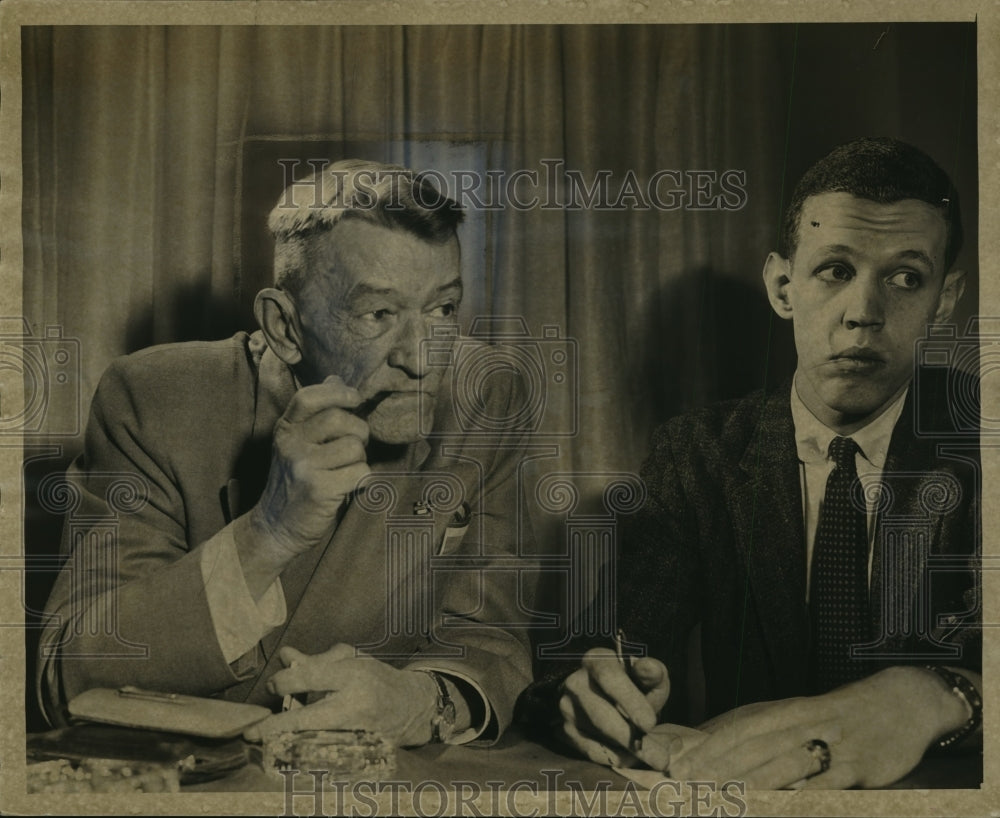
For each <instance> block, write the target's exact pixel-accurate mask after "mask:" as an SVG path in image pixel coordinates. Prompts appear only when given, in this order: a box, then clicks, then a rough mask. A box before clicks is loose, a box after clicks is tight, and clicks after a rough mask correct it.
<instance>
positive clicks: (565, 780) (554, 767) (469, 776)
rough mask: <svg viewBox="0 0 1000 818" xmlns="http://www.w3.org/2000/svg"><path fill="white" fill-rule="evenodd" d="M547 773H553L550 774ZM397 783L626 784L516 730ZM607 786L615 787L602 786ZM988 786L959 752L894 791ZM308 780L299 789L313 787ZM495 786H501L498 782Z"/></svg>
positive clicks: (262, 782) (246, 779)
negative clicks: (497, 740) (493, 741)
mask: <svg viewBox="0 0 1000 818" xmlns="http://www.w3.org/2000/svg"><path fill="white" fill-rule="evenodd" d="M546 771H547V772H546ZM388 777H389V778H391V779H392V780H394V781H411V782H419V781H428V780H433V781H437V782H440V783H441V784H442V785H443V786H444V787H446V788H450V787H454V786H456V784H458V783H459V782H472V783H473V784H477V785H479V786H480V787H481V788H483V789H484V790H486V789H488V788H489V787H490V782H504V783H505V784H506V785H507V786H510V785H511V784H513V783H514V782H524V781H530V782H535V783H536V784H537V785H538V789H539V790H540V791H544V790H549V789H561V790H565V789H569V788H570V787H572V788H577V787H579V788H580V789H582V790H584V791H593V790H594V789H596V788H598V787H607V788H609V789H610V790H620V789H622V788H623V787H624V786H625V783H626V780H625V778H623V777H622V776H620V775H618V774H617V773H615V772H614V771H613V770H611V769H609V768H608V767H604V766H601V765H598V764H594V763H592V762H589V761H585V760H582V759H578V758H572V757H569V756H566V755H563V754H561V753H559V752H557V751H556V750H553V749H550V748H548V747H545V746H542V745H541V744H538V743H536V742H534V741H531V740H529V739H527V738H525V737H524V736H523V735H522V734H521V733H520V732H519V731H517V730H510V731H508V733H507V735H505V736H504V737H503V738H502V739H501V740H500V741H499V742H498V743H497V744H495V745H493V746H491V747H465V746H453V745H440V744H436V745H428V746H426V747H420V748H417V749H413V750H399V751H398V753H397V763H396V770H395V772H393V773H392V774H391V775H390V776H388ZM601 782H609V783H606V784H602V783H601ZM981 782H982V754H981V753H980V752H970V753H957V754H954V755H949V756H937V757H930V758H926V759H924V760H923V761H922V762H921V763H920V764H919V765H918V766H917V767H916V768H915V769H914V770H913V772H911V773H910V774H909V775H908V776H906V777H905V778H903V779H902V780H900V781H899V782H897V783H896V784H895V785H894V787H893V789H937V788H947V789H974V788H978V787H979V786H981ZM310 784H311V779H310V778H308V777H306V780H305V781H303V782H302V783H297V784H295V787H296V788H303V789H304V788H307V787H309V786H310ZM494 786H497V785H496V784H495V783H494ZM283 788H284V777H283V776H281V775H265V774H264V773H263V771H262V770H261V769H260V767H258V766H257V765H255V764H249V765H247V766H246V767H244V768H243V769H241V770H238V771H236V772H235V773H232V774H230V775H229V776H227V777H226V778H223V779H219V780H217V781H209V782H205V783H203V784H196V785H192V786H186V787H184V788H183V789H184V791H185V792H262V791H282V790H283Z"/></svg>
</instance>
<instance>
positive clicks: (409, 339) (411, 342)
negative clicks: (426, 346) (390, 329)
mask: <svg viewBox="0 0 1000 818" xmlns="http://www.w3.org/2000/svg"><path fill="white" fill-rule="evenodd" d="M426 337H427V328H426V327H425V326H424V322H423V321H422V320H421V318H420V316H416V315H414V316H404V317H402V320H401V321H400V323H399V327H398V330H397V332H396V337H395V338H394V339H393V345H392V349H391V350H390V351H389V366H392V367H395V368H396V369H402V370H403V371H404V372H406V374H407V375H409V376H410V377H411V378H422V377H424V375H426V374H427V366H426V362H425V361H424V360H423V359H424V351H423V349H422V348H421V346H422V344H421V341H423V340H424V338H426Z"/></svg>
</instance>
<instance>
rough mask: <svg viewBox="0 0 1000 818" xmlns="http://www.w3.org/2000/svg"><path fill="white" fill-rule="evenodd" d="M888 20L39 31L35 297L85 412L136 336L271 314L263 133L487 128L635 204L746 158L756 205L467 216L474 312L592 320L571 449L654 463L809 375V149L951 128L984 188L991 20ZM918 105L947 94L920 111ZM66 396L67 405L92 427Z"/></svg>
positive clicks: (30, 262) (377, 138) (31, 179)
mask: <svg viewBox="0 0 1000 818" xmlns="http://www.w3.org/2000/svg"><path fill="white" fill-rule="evenodd" d="M883 28H884V27H879V26H875V25H856V26H800V27H794V26H787V25H785V26H773V25H772V26H764V25H751V26H485V27H483V26H426V27H423V26H420V27H400V26H349V27H207V26H177V27H133V26H123V27H107V26H105V27H86V26H81V27H76V26H73V27H69V26H67V27H55V28H26V29H24V32H23V55H22V56H23V65H24V69H25V70H24V96H23V99H24V120H23V121H24V170H25V174H24V214H25V220H24V237H25V271H24V309H25V315H26V317H27V318H28V320H29V321H30V322H31V324H32V326H33V327H34V328H36V329H38V330H41V329H42V328H43V327H44V326H48V325H58V326H60V327H62V330H63V333H64V335H65V336H67V337H71V338H77V339H79V340H80V344H81V346H80V357H81V365H82V369H81V372H82V379H81V382H80V395H81V409H82V410H85V409H86V406H87V405H88V402H89V399H90V396H91V395H92V394H93V390H94V387H95V386H96V383H97V379H98V378H99V376H100V373H101V372H102V371H103V369H104V368H105V367H106V365H107V364H108V362H109V361H110V360H112V359H113V358H114V357H115V356H117V355H119V354H121V353H123V352H127V351H130V350H132V349H134V348H137V347H140V346H144V345H147V344H150V343H162V342H168V341H173V340H179V339H186V338H195V337H199V338H209V337H223V336H225V335H228V334H230V333H231V332H232V331H234V330H235V329H239V328H252V317H251V314H250V310H249V304H250V303H251V301H252V296H253V293H254V292H255V291H256V289H257V288H259V287H260V286H263V285H264V284H266V283H267V282H266V280H260V276H261V273H260V272H256V273H255V274H248V271H247V270H245V269H244V266H245V265H241V263H240V256H241V242H242V243H246V241H247V237H246V236H244V235H242V233H241V230H240V227H241V225H240V222H239V217H240V212H241V209H242V208H244V207H247V206H248V203H247V202H245V201H241V199H240V194H241V189H242V185H243V182H244V180H243V178H242V177H241V172H242V171H243V162H244V158H245V157H244V155H245V148H246V146H247V145H248V144H249V143H250V142H252V141H253V140H255V139H261V138H272V139H273V138H276V137H285V138H288V137H294V138H298V139H300V140H322V139H325V140H331V141H338V142H341V143H353V144H362V145H364V144H370V145H375V144H377V145H382V146H388V147H386V148H385V150H386V151H388V154H389V155H386V156H384V157H383V156H374V157H371V158H376V159H380V158H386V159H391V160H393V161H402V162H406V161H408V160H410V159H412V158H414V154H419V153H420V151H419V150H417V147H419V145H420V144H421V143H425V144H426V143H434V142H437V143H448V142H452V143H461V142H468V143H476V144H479V145H484V146H486V147H485V148H484V150H485V151H486V154H485V161H486V162H488V163H489V166H490V167H491V168H493V169H495V170H498V171H502V172H503V173H505V174H506V177H505V178H507V179H509V178H510V174H512V173H514V172H515V171H517V170H518V169H528V170H532V169H533V170H535V171H544V169H545V166H544V162H545V161H549V162H553V161H557V160H558V161H561V162H562V163H563V167H565V168H567V169H572V170H577V171H579V172H580V175H581V177H582V178H583V179H584V180H585V181H586V182H587V183H590V182H592V181H593V180H594V179H595V178H597V176H598V174H599V172H602V171H603V172H605V173H608V172H610V176H609V177H608V178H609V180H610V181H609V189H610V191H611V195H612V197H613V196H614V195H615V193H616V191H618V190H619V189H620V188H621V185H622V181H623V179H625V177H626V175H627V174H628V173H629V172H631V173H634V174H635V178H636V179H638V180H639V181H640V182H645V181H646V180H648V179H650V177H652V176H653V174H655V173H656V172H657V171H658V170H661V169H675V170H681V171H693V170H709V171H715V172H716V173H721V172H723V171H725V170H729V169H731V170H739V171H742V172H744V173H745V174H746V177H745V178H746V182H745V185H744V189H745V192H746V201H745V204H743V206H742V207H740V208H739V209H735V210H720V209H707V210H705V209H703V210H696V209H691V208H688V207H681V208H679V209H676V210H670V211H664V210H661V209H657V208H655V207H654V208H651V209H645V210H644V209H640V208H638V207H625V208H623V209H618V210H607V209H599V208H597V207H582V208H579V209H576V210H566V209H560V208H558V207H541V206H536V207H533V208H529V209H517V208H515V207H511V206H507V207H504V208H502V209H499V210H491V211H489V212H488V213H474V214H471V215H473V216H474V217H478V219H479V221H478V222H477V224H481V225H483V224H484V225H485V226H486V234H487V235H486V237H485V243H484V245H483V246H482V248H479V247H478V246H477V248H476V249H477V251H479V252H477V253H476V257H475V258H472V259H467V262H466V277H467V278H471V279H473V280H472V281H470V282H469V289H470V292H471V293H473V301H474V302H475V303H473V304H471V305H469V306H468V308H467V309H466V310H465V311H464V312H465V317H466V318H469V317H471V315H470V313H475V314H492V315H505V316H522V317H523V318H524V319H525V321H526V324H527V326H528V328H529V330H530V332H531V333H532V335H538V334H539V332H540V331H541V329H542V327H543V326H556V327H558V328H559V331H560V332H561V333H562V335H564V336H565V337H568V338H570V339H572V340H573V341H574V342H575V351H576V353H577V357H578V361H579V378H578V381H577V383H575V384H573V387H574V389H575V390H576V394H575V395H572V394H569V393H568V392H567V390H565V389H564V390H555V389H553V390H550V391H551V394H550V396H549V397H550V399H551V400H552V401H555V402H556V403H558V402H559V401H568V400H571V399H576V400H578V402H579V404H578V408H577V409H576V411H575V419H576V421H577V423H576V425H577V427H578V429H579V434H578V435H577V436H576V438H575V439H574V440H575V444H574V445H573V446H563V447H562V449H563V461H564V465H565V466H567V467H571V468H573V469H576V470H579V469H595V468H596V469H600V468H610V469H634V468H636V467H637V465H638V463H639V461H640V460H641V457H642V453H643V451H644V449H645V447H646V445H647V442H648V438H649V434H650V431H651V428H652V425H653V424H654V423H655V422H656V421H657V420H659V419H662V418H663V417H664V416H666V415H668V414H671V413H674V412H676V411H679V410H681V409H684V408H688V407H690V406H697V405H700V404H702V403H704V402H705V401H707V400H711V399H713V398H717V397H720V396H728V395H736V394H740V393H742V392H745V391H747V390H748V389H750V388H753V387H754V386H755V385H759V384H760V383H761V382H762V380H763V378H764V368H765V366H770V368H771V371H772V374H774V373H775V372H777V373H780V374H787V371H788V370H789V369H790V367H791V365H792V362H793V360H794V358H793V357H792V356H791V354H790V353H789V351H788V343H787V334H781V332H783V331H784V330H785V328H784V327H779V328H778V329H779V330H781V332H779V335H778V336H777V337H778V338H779V339H781V344H780V345H779V344H776V343H772V352H773V354H772V355H770V356H769V355H768V351H767V350H768V343H767V339H768V333H769V327H770V325H771V321H770V319H769V318H768V312H767V307H766V304H765V302H764V298H763V289H762V287H761V285H760V283H759V271H760V269H761V264H762V261H763V258H764V256H765V254H766V252H767V251H768V250H769V249H771V248H772V247H773V245H774V242H775V239H776V232H777V224H778V218H779V213H780V207H781V201H782V196H783V195H784V196H787V193H788V191H787V190H785V186H786V185H790V184H791V183H792V181H794V176H795V175H797V174H798V173H800V172H801V169H802V168H804V167H805V166H806V165H807V164H808V163H809V162H811V161H813V160H814V159H815V158H816V157H818V156H819V155H822V153H824V152H825V151H826V150H828V149H829V148H830V147H831V146H832V145H833V144H836V143H837V142H839V141H842V140H843V139H847V138H850V137H851V136H855V135H858V134H861V133H869V132H877V133H891V134H896V135H900V136H904V137H907V138H910V139H912V140H913V141H916V142H917V143H918V144H921V145H922V146H924V147H926V148H927V149H929V150H932V152H933V151H934V149H935V148H937V147H938V146H940V149H939V150H938V151H937V153H936V155H937V157H938V158H939V160H940V161H941V162H942V164H944V165H945V167H946V168H947V169H949V170H950V171H951V172H952V173H956V171H959V170H962V171H965V177H968V178H960V179H959V181H960V182H963V181H964V182H969V181H970V179H971V182H972V184H974V182H975V164H974V144H975V143H974V136H975V134H974V130H975V129H974V119H971V120H970V112H971V113H972V114H973V115H974V89H975V85H974V76H975V75H974V64H975V60H974V51H973V43H974V40H973V37H972V34H973V31H972V30H971V27H969V26H937V27H930V28H935V31H934V32H931V31H929V28H928V27H921V26H919V25H910V26H897V27H896V28H895V29H892V30H889V31H888V34H887V35H886V36H883V37H882V39H881V41H880V42H879V43H878V47H877V49H876V48H873V47H872V46H873V44H874V43H876V41H877V40H878V38H879V34H880V33H882V29H883ZM925 32H926V33H925ZM932 33H933V35H934V36H933V39H932V42H934V43H935V49H934V52H933V54H937V55H939V56H937V57H934V56H933V55H932V56H931V57H929V59H932V60H933V59H937V60H938V62H939V63H941V66H942V70H944V71H945V72H946V74H945V76H943V77H941V76H938V77H937V79H936V81H932V82H928V83H924V84H923V85H922V87H921V86H920V85H919V83H920V81H921V77H919V76H905V75H903V74H902V73H901V68H906V69H907V70H911V69H913V68H914V66H916V65H917V64H918V63H917V62H916V60H914V59H913V56H914V54H916V53H917V52H920V57H921V60H922V63H923V62H926V59H924V58H925V57H926V55H927V52H926V51H924V50H923V49H922V48H921V46H922V40H921V38H924V39H928V37H929V35H931V34H932ZM942 34H945V35H947V36H946V37H943V36H942ZM942 52H943V56H942ZM907 60H909V62H908V61H907ZM859 61H860V62H859ZM922 63H921V64H922ZM931 68H933V66H932V67H931ZM931 68H928V69H925V70H926V71H928V73H929V72H930V70H931ZM911 73H912V71H911ZM970 77H971V79H972V82H973V84H972V85H971V88H970V87H969V85H968V82H967V80H968V79H969V78H970ZM956 90H957V91H961V92H962V93H964V94H966V99H965V101H964V103H963V101H962V99H961V98H960V97H961V93H956ZM914 102H917V103H923V105H922V106H921V107H923V109H924V110H928V109H929V110H932V111H937V112H939V113H938V114H937V115H936V116H935V117H931V118H930V119H931V120H932V121H931V122H928V121H927V119H922V120H921V121H920V122H919V124H918V123H917V122H916V121H913V122H907V121H906V120H907V116H908V114H907V112H908V111H909V110H911V109H912V107H913V103H914ZM963 105H964V108H965V110H964V111H963V110H962V107H963ZM970 122H971V123H972V124H971V126H970ZM963 129H964V131H963ZM970 146H971V147H972V150H971V151H969V147H970ZM970 154H971V162H972V164H971V171H970V170H969V160H970ZM334 158H336V157H334ZM269 170H270V171H271V172H272V175H275V174H276V171H277V169H276V168H269ZM439 170H442V171H448V170H449V169H448V168H439ZM956 176H957V177H961V176H962V174H961V173H956ZM668 186H669V185H668ZM960 187H961V184H960ZM967 188H968V185H967V186H966V189H967ZM970 198H971V197H970ZM265 204H266V206H269V205H270V204H271V202H267V203H265ZM967 210H968V208H967ZM968 215H969V214H968V213H967V219H966V220H967V221H969V218H968ZM473 221H475V218H474V219H473ZM254 229H256V230H257V232H260V233H263V232H264V227H263V224H257V225H256V226H255V225H249V226H248V227H246V228H244V230H245V231H252V230H254ZM970 232H973V234H974V231H970ZM260 255H263V254H260ZM255 262H256V264H255V265H254V268H255V269H256V270H258V271H259V270H261V269H263V270H266V269H267V266H268V265H269V263H270V260H269V259H268V258H259V257H257V256H255ZM772 329H773V328H772ZM572 408H573V407H567V406H564V407H562V409H561V410H560V411H561V412H562V414H561V415H559V416H558V417H559V418H561V419H563V420H566V421H567V422H568V420H572V417H570V416H569V415H567V413H570V414H573V412H572ZM556 409H559V407H558V406H557V407H556ZM66 411H70V410H69V409H66ZM59 413H60V408H59V407H55V406H53V407H52V408H51V410H50V417H49V418H48V422H49V424H50V425H59V424H63V425H65V424H66V423H68V422H69V421H68V419H66V418H63V417H60V414H59ZM557 425H558V424H557ZM563 425H564V426H565V425H567V424H566V423H563ZM67 446H68V448H69V449H72V448H74V444H73V442H71V441H68V442H67Z"/></svg>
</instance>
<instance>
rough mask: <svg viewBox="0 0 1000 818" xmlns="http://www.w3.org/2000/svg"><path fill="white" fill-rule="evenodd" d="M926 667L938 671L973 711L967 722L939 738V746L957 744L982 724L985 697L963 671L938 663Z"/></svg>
mask: <svg viewBox="0 0 1000 818" xmlns="http://www.w3.org/2000/svg"><path fill="white" fill-rule="evenodd" d="M924 667H925V668H926V669H927V670H930V671H933V672H934V673H936V674H937V675H938V677H940V678H941V679H942V680H943V681H944V683H945V684H946V685H948V687H950V688H951V692H952V693H954V694H955V695H956V696H958V697H959V698H960V699H961V700H962V701H963V702H965V703H966V704H967V705H968V706H969V710H970V711H971V715H970V716H969V719H968V721H966V722H965V724H963V725H962V726H961V727H959V728H958V729H957V730H953V731H952V732H950V733H948V734H947V735H946V736H944V737H943V738H940V739H938V742H937V746H938V747H940V748H942V749H944V748H945V747H950V746H951V745H953V744H957V743H958V742H959V741H961V740H962V739H964V738H966V737H967V736H969V735H971V734H972V733H974V732H975V731H976V729H977V728H978V727H979V725H980V724H982V722H983V697H982V696H981V695H980V694H979V691H978V690H976V686H975V685H974V684H973V683H972V682H970V681H969V680H968V679H967V678H966V677H965V676H963V675H962V674H961V673H955V671H953V670H949V669H948V668H946V667H939V666H937V665H924Z"/></svg>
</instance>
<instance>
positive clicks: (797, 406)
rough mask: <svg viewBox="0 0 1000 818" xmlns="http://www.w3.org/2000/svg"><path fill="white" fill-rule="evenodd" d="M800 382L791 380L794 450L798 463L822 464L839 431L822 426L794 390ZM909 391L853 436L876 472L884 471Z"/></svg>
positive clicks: (902, 393)
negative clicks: (894, 432) (890, 444)
mask: <svg viewBox="0 0 1000 818" xmlns="http://www.w3.org/2000/svg"><path fill="white" fill-rule="evenodd" d="M797 379H798V374H796V377H795V379H793V381H792V389H791V392H792V394H791V406H792V423H793V425H794V426H795V448H796V451H797V453H798V457H799V460H801V461H802V462H803V463H819V462H823V461H825V460H826V459H827V452H828V451H829V449H830V441H832V440H833V439H834V438H835V437H837V432H835V431H834V430H833V429H831V428H830V427H829V426H826V425H825V424H824V423H822V422H821V421H820V420H819V418H817V417H816V416H815V415H814V414H813V413H812V412H810V411H809V409H807V408H806V405H805V404H804V403H803V402H802V398H800V397H799V393H798V390H797V389H796V388H795V380H797ZM909 391H910V388H909V386H907V387H906V389H904V390H903V391H902V392H901V393H900V394H899V397H898V398H896V400H894V401H893V402H892V403H891V404H890V405H889V407H888V408H887V409H886V410H885V411H884V412H883V413H882V414H881V415H879V416H878V417H877V418H875V420H873V421H871V422H870V423H868V424H867V425H866V426H863V427H861V428H860V429H858V430H857V431H855V432H853V433H852V434H851V435H850V437H851V438H852V439H853V440H854V442H855V443H857V444H858V448H859V449H861V455H862V457H864V458H865V460H867V461H868V462H869V463H871V464H872V465H873V466H874V467H875V468H877V469H884V468H885V459H886V457H887V455H888V454H889V441H890V440H891V439H892V430H893V429H894V428H895V427H896V421H897V420H899V416H900V415H901V414H902V413H903V403H904V402H905V401H906V395H907V393H908V392H909Z"/></svg>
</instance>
